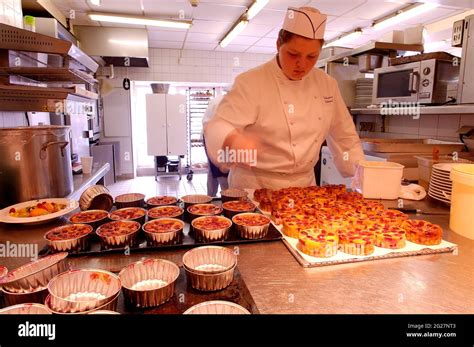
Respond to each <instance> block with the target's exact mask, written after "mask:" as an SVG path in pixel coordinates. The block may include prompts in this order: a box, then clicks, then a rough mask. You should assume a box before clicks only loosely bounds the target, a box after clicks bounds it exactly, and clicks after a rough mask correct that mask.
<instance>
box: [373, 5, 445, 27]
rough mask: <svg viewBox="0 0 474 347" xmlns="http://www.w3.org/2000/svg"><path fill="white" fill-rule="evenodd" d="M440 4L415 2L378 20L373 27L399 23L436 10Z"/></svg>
mask: <svg viewBox="0 0 474 347" xmlns="http://www.w3.org/2000/svg"><path fill="white" fill-rule="evenodd" d="M438 6H439V5H438V4H427V3H426V4H425V3H420V4H415V5H412V6H409V7H407V8H405V9H403V10H400V11H399V12H398V13H397V14H395V15H392V16H390V17H387V18H384V19H381V20H379V21H376V22H375V23H374V25H373V26H372V28H373V29H374V30H383V29H386V28H388V27H391V26H394V25H399V24H400V23H401V22H404V21H407V20H409V19H410V18H413V17H416V16H419V15H421V14H423V13H425V12H429V11H431V10H434V9H435V8H437V7H438Z"/></svg>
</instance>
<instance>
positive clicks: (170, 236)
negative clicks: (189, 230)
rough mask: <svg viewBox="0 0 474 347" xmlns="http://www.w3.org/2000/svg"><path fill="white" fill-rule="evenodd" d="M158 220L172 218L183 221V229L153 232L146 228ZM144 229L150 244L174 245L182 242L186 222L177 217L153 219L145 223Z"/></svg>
mask: <svg viewBox="0 0 474 347" xmlns="http://www.w3.org/2000/svg"><path fill="white" fill-rule="evenodd" d="M158 220H172V221H176V222H179V223H181V229H180V230H173V231H168V232H152V231H147V230H146V227H147V225H150V224H153V223H157V221H158ZM142 229H143V232H144V233H145V237H146V240H147V242H148V244H149V245H150V246H162V245H174V244H177V243H180V242H181V241H182V240H183V229H184V222H183V221H182V220H180V219H176V218H159V219H152V220H151V221H149V222H146V223H145V224H143V227H142Z"/></svg>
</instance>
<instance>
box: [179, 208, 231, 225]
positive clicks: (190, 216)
mask: <svg viewBox="0 0 474 347" xmlns="http://www.w3.org/2000/svg"><path fill="white" fill-rule="evenodd" d="M201 205H203V206H212V207H213V208H215V213H211V214H209V213H206V214H196V213H193V212H191V211H190V210H191V209H192V208H193V207H194V206H201ZM186 211H187V212H188V215H189V223H191V222H192V221H193V220H195V219H196V218H199V217H206V216H218V215H220V214H221V213H222V207H220V206H217V205H214V204H211V203H209V204H193V205H191V206H189V207H188V208H187V209H186Z"/></svg>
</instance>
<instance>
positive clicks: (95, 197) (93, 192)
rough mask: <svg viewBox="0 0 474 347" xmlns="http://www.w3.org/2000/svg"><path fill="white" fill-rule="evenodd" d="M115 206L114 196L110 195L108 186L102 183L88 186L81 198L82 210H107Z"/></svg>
mask: <svg viewBox="0 0 474 347" xmlns="http://www.w3.org/2000/svg"><path fill="white" fill-rule="evenodd" d="M113 206H114V198H113V197H112V195H110V192H109V190H108V189H107V188H105V187H104V186H101V185H95V186H92V187H89V188H87V189H86V190H85V191H84V192H83V193H82V195H81V198H80V199H79V207H80V208H81V210H82V211H86V210H105V211H110V209H111V208H112V207H113Z"/></svg>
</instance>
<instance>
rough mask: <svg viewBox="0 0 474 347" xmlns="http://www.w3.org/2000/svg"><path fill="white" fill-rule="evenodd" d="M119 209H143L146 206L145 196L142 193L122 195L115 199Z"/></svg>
mask: <svg viewBox="0 0 474 347" xmlns="http://www.w3.org/2000/svg"><path fill="white" fill-rule="evenodd" d="M115 206H117V208H126V207H143V206H145V195H144V194H140V193H130V194H122V195H118V196H117V197H115Z"/></svg>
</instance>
